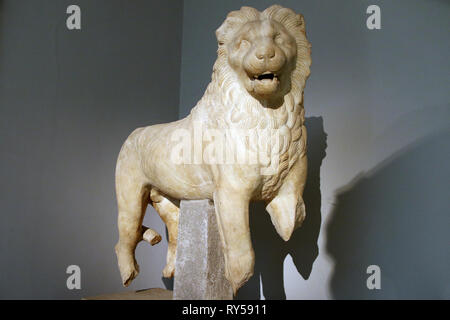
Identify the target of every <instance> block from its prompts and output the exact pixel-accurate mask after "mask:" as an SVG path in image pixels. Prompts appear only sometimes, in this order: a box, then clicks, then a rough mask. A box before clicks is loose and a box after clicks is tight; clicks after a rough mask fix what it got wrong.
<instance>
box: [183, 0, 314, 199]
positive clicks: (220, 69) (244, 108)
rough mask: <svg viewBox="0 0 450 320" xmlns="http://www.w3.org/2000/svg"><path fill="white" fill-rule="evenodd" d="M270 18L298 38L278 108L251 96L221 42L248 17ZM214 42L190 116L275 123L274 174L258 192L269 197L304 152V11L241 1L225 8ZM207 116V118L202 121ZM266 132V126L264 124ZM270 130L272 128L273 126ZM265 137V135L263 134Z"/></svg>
mask: <svg viewBox="0 0 450 320" xmlns="http://www.w3.org/2000/svg"><path fill="white" fill-rule="evenodd" d="M264 19H272V20H275V21H277V22H279V23H281V24H282V25H283V26H284V27H285V28H286V29H287V30H288V32H290V34H291V35H292V36H293V37H294V38H295V40H296V43H297V61H296V65H295V68H294V70H293V72H292V74H291V88H290V91H289V92H288V93H287V94H286V95H285V96H284V102H283V104H282V105H281V106H279V107H278V108H275V109H272V108H266V107H264V106H262V105H261V103H260V102H259V101H258V100H256V99H255V98H254V97H252V96H251V95H250V94H249V93H248V92H247V91H246V90H245V88H243V87H242V85H241V84H240V81H239V80H238V79H237V77H236V74H235V72H234V71H233V70H232V68H231V67H230V66H229V63H228V57H227V49H226V44H227V43H228V41H229V40H231V39H232V37H233V35H234V33H235V32H237V31H238V30H239V29H240V28H241V27H242V26H243V25H244V24H246V23H247V22H251V21H255V20H264ZM216 35H217V39H218V43H219V47H218V50H217V56H218V57H217V60H216V62H215V64H214V67H213V73H212V79H211V82H210V84H209V85H208V87H207V89H206V91H205V94H204V95H203V97H202V99H201V100H200V101H199V102H198V103H197V105H196V106H195V107H194V108H193V109H192V111H191V117H192V118H193V120H194V121H196V120H197V121H201V122H204V123H207V125H208V126H209V127H210V128H217V129H229V128H239V129H259V130H260V132H264V129H278V130H279V132H280V133H281V134H282V135H283V136H284V138H285V140H286V142H287V144H288V145H287V146H286V143H285V144H284V146H283V144H281V145H280V147H279V149H278V150H273V149H272V150H270V151H269V153H271V155H269V157H270V158H271V157H272V156H273V155H274V153H278V156H279V167H278V168H279V169H278V174H275V175H269V176H265V181H264V187H263V189H262V198H263V199H270V198H271V196H272V194H273V193H274V192H275V191H276V190H278V188H279V186H280V185H281V183H282V181H283V179H284V177H285V176H286V175H287V173H288V172H289V169H290V167H291V166H292V165H293V164H294V163H295V161H296V160H297V159H298V157H299V156H300V154H302V153H304V152H306V145H305V143H304V142H305V141H306V137H303V139H301V137H302V136H303V135H305V134H306V130H305V127H304V121H305V112H304V108H303V89H304V86H305V82H306V79H307V78H308V76H309V73H310V70H309V67H310V65H311V57H310V48H311V45H310V43H309V41H308V40H307V38H306V33H305V24H304V19H303V16H302V15H300V14H296V13H295V12H294V11H292V10H291V9H287V8H283V7H281V6H278V5H274V6H271V7H269V8H267V9H266V10H264V11H263V12H259V11H258V10H256V9H253V8H249V7H242V8H241V9H240V10H239V11H233V12H230V13H229V14H228V16H227V18H226V20H225V22H224V23H223V24H222V26H221V27H220V28H219V29H218V30H217V32H216ZM205 119H206V121H205ZM267 132H269V130H267ZM272 132H273V131H272ZM267 138H270V137H267Z"/></svg>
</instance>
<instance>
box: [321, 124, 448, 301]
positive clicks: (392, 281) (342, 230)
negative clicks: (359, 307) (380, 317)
mask: <svg viewBox="0 0 450 320" xmlns="http://www.w3.org/2000/svg"><path fill="white" fill-rule="evenodd" d="M449 156H450V131H447V132H443V133H442V132H441V133H440V134H435V135H432V136H429V137H427V138H426V139H423V140H421V141H418V142H416V143H414V144H412V145H410V146H408V147H407V148H405V149H403V150H401V151H399V152H397V153H396V154H395V155H394V156H392V157H391V158H389V159H387V160H386V161H383V162H382V163H381V164H380V165H378V166H377V167H376V168H374V169H373V170H371V172H369V173H367V174H362V175H360V176H359V177H357V178H356V179H355V180H354V182H352V183H350V184H349V185H348V186H347V187H345V188H343V189H342V190H341V191H340V192H338V194H337V197H336V199H337V203H336V205H335V209H334V211H333V212H332V215H331V220H330V223H329V225H328V227H327V230H326V232H327V251H328V252H329V254H330V255H331V256H332V258H333V260H334V262H335V267H334V273H333V275H332V279H331V283H330V286H331V292H332V294H333V298H336V299H394V298H397V299H449V298H450V250H449V249H450V247H449V245H450V232H449V227H450V212H449V208H450V193H449V181H450V167H449V166H448V159H449ZM369 265H378V266H379V267H380V268H381V290H368V289H367V287H366V280H367V278H368V277H369V275H368V274H367V273H366V269H367V267H368V266H369Z"/></svg>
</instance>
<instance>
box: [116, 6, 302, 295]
mask: <svg viewBox="0 0 450 320" xmlns="http://www.w3.org/2000/svg"><path fill="white" fill-rule="evenodd" d="M216 36H217V41H218V50H217V60H216V62H215V64H214V67H213V73H212V77H211V82H210V83H209V85H208V87H207V89H206V91H205V93H204V95H203V97H202V98H201V99H200V101H199V102H198V103H197V105H196V106H195V107H194V108H193V109H192V111H191V113H190V114H189V115H188V116H187V117H186V118H184V119H181V120H179V121H175V122H171V123H167V124H158V125H152V126H148V127H144V128H138V129H136V130H135V131H134V132H132V133H131V134H130V136H129V137H128V138H127V140H126V141H125V143H124V144H123V146H122V148H121V150H120V153H119V156H118V160H117V166H116V195H117V203H118V211H119V214H118V229H119V241H118V243H117V245H116V247H115V251H116V254H117V259H118V264H119V268H120V273H121V277H122V281H123V284H124V285H125V286H127V285H128V284H130V282H131V281H132V280H133V279H134V278H135V277H136V276H137V274H138V272H139V266H138V264H137V262H136V259H135V248H136V246H137V244H138V242H139V241H141V240H146V241H148V242H150V243H151V244H152V245H153V244H155V243H158V242H159V241H160V240H161V236H160V235H159V234H157V233H156V232H155V231H154V230H152V229H149V228H147V227H145V226H143V225H142V221H143V218H144V214H145V211H146V207H147V205H148V204H151V205H152V206H153V207H154V208H155V210H156V212H158V214H159V215H160V217H161V219H162V220H163V221H164V223H165V224H166V226H167V229H168V252H167V264H166V266H165V268H164V270H163V276H164V277H172V276H174V273H175V254H176V247H177V232H178V218H179V205H180V200H198V199H211V200H213V201H214V205H215V210H216V216H217V221H218V229H219V233H220V239H221V243H222V248H223V254H224V261H225V277H226V279H228V281H229V282H230V284H231V286H232V288H233V291H234V294H236V292H237V290H238V289H239V288H240V287H241V286H242V285H243V284H244V283H245V282H246V281H247V280H248V279H249V278H250V277H251V276H252V275H253V268H254V262H255V254H254V251H253V248H252V243H251V238H250V227H249V202H250V201H265V203H266V204H267V206H266V210H267V212H268V213H269V215H270V217H271V221H272V223H273V225H274V226H275V228H276V231H277V232H278V234H279V235H280V236H281V237H282V238H283V239H284V240H285V241H287V240H289V238H290V237H291V234H292V232H293V231H294V230H295V228H296V227H298V226H300V225H301V223H302V221H303V220H304V218H305V205H304V202H303V198H302V195H303V189H304V186H305V183H306V172H307V157H306V129H305V126H304V121H305V120H304V119H305V117H304V114H305V113H304V108H303V89H304V86H305V82H306V79H307V78H308V76H309V73H310V71H309V67H310V64H311V58H310V47H311V46H310V43H309V42H308V40H307V38H306V33H305V22H304V19H303V16H302V15H301V14H296V13H295V12H294V11H292V10H291V9H287V8H283V7H281V6H278V5H275V6H271V7H269V8H267V9H266V10H264V11H262V12H259V11H258V10H256V9H253V8H250V7H242V8H241V9H240V10H239V11H233V12H230V13H229V14H228V16H227V18H226V20H225V21H224V22H223V24H222V25H221V26H220V27H219V28H218V29H217V31H216ZM199 126H201V128H202V129H201V130H202V132H203V138H202V139H201V140H199V141H196V142H195V141H194V143H193V146H188V147H186V146H183V148H181V149H180V141H179V140H180V139H182V141H185V142H186V141H188V142H189V141H192V139H190V137H189V136H193V135H195V134H196V132H195V131H196V130H198V128H199ZM208 130H210V132H213V133H212V134H211V133H210V134H207V133H205V132H207V131H208ZM248 132H251V134H248ZM222 133H224V134H223V136H224V138H223V139H222V141H221V143H220V144H218V145H219V146H223V145H225V146H227V147H231V149H232V150H234V152H235V154H237V155H238V156H239V155H241V154H244V153H246V152H249V154H250V153H251V152H250V151H252V150H253V153H252V154H253V155H255V154H256V155H259V156H258V159H259V158H264V161H256V162H255V161H253V162H249V161H247V162H246V161H233V160H235V158H234V157H229V158H227V160H226V161H225V160H223V159H221V155H220V154H215V155H213V156H211V157H209V159H208V160H209V161H205V160H204V159H203V157H202V156H201V155H202V154H200V157H198V152H197V153H196V151H195V149H199V148H200V149H201V150H206V149H208V146H211V144H213V143H214V139H215V138H217V137H218V135H220V134H222ZM197 134H198V132H197ZM205 136H207V137H205ZM214 136H215V137H214ZM249 136H251V137H253V138H255V137H256V139H253V138H252V139H247V138H248V137H249ZM174 137H178V138H177V139H175V138H174ZM180 137H181V138H180ZM246 137H247V138H246ZM213 138H214V139H213ZM217 140H220V139H217ZM273 141H277V142H278V143H273V145H272V144H271V142H273ZM193 149H194V151H193V152H192V153H191V151H192V150H193ZM219 149H220V148H218V147H217V145H216V146H215V149H214V150H216V151H217V150H219ZM179 150H181V151H180V152H179V153H180V154H182V153H184V154H183V155H182V156H180V157H181V159H182V160H181V161H179V159H178V160H176V159H177V154H178V151H179ZM255 150H257V151H255ZM216 153H217V152H216ZM174 154H175V156H174ZM192 154H193V155H194V160H192V159H191V158H192ZM189 156H191V157H189ZM180 157H178V158H180ZM195 158H197V159H195ZM174 159H175V160H174ZM230 159H231V161H229V160H230ZM189 160H191V161H189ZM214 160H215V161H214ZM219 160H220V161H219ZM275 162H276V166H273V164H274V163H275ZM268 168H272V169H273V168H275V169H273V170H266V171H264V169H268Z"/></svg>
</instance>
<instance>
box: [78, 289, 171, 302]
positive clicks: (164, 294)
mask: <svg viewBox="0 0 450 320" xmlns="http://www.w3.org/2000/svg"><path fill="white" fill-rule="evenodd" d="M172 296H173V294H172V291H171V290H166V289H160V288H152V289H144V290H138V291H128V292H121V293H111V294H102V295H100V296H95V297H87V298H83V299H82V300H172Z"/></svg>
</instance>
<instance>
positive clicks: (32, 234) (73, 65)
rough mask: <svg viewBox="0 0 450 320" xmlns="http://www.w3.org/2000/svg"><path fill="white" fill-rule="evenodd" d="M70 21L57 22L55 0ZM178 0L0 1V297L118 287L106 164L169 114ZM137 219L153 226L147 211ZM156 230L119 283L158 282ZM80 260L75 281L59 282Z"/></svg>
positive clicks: (172, 111)
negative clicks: (129, 277) (75, 285)
mask: <svg viewBox="0 0 450 320" xmlns="http://www.w3.org/2000/svg"><path fill="white" fill-rule="evenodd" d="M73 3H76V4H78V5H79V6H80V7H81V10H82V29H81V30H80V31H69V30H67V28H66V17H67V15H66V8H67V6H68V5H69V4H73ZM182 5H183V4H182V1H175V0H171V1H163V0H161V1H145V0H141V1H126V0H122V1H112V0H102V1H100V0H96V1H85V0H84V1H83V0H78V1H65V0H64V1H61V0H52V1H50V0H47V1H42V0H40V1H34V0H29V1H25V0H21V1H17V0H14V1H13V0H10V1H0V6H1V7H0V8H1V15H0V19H1V21H0V26H1V27H0V28H1V29H0V32H1V35H0V110H1V116H0V137H1V138H0V150H1V159H0V177H1V184H0V188H1V189H0V203H1V215H0V298H2V299H5V298H8V299H15V298H38V299H47V298H56V299H60V298H65V299H79V298H81V297H82V296H90V295H96V294H101V293H108V292H117V291H120V290H123V289H122V286H121V281H120V275H119V272H118V268H117V264H116V258H115V254H114V249H113V247H114V244H115V242H116V241H117V237H118V235H117V224H116V216H117V210H116V202H115V192H114V169H115V162H116V158H117V154H118V152H119V150H120V147H121V145H122V143H123V141H124V140H125V139H126V137H127V135H128V134H129V133H130V132H131V131H132V130H133V129H135V128H136V127H139V126H143V125H147V124H152V123H158V122H167V121H172V120H176V119H177V118H178V103H179V101H178V92H179V75H180V54H181V23H182V22H181V21H182V9H183V8H182ZM146 224H147V225H152V227H154V228H155V229H156V230H158V231H159V232H160V233H161V234H162V235H163V237H164V235H165V229H164V226H163V224H162V223H161V222H160V219H159V217H158V216H157V215H156V213H154V212H152V214H148V215H147V217H146ZM166 243H167V241H163V243H162V244H160V245H159V246H156V247H151V248H150V246H149V245H144V244H141V245H140V246H139V247H138V250H137V256H138V258H139V262H140V265H141V269H142V272H141V275H140V277H139V278H138V279H137V280H136V281H135V282H134V284H133V285H132V286H131V289H143V288H148V287H163V286H164V284H163V282H162V280H161V271H162V269H163V267H164V260H165V252H166V248H167V244H166ZM71 264H76V265H79V266H80V267H81V274H82V279H81V280H82V281H81V286H82V289H81V290H79V291H77V290H73V291H69V290H68V289H67V288H66V278H67V276H68V275H67V274H66V268H67V266H68V265H71Z"/></svg>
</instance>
